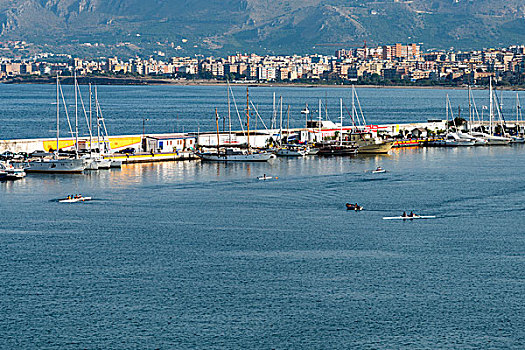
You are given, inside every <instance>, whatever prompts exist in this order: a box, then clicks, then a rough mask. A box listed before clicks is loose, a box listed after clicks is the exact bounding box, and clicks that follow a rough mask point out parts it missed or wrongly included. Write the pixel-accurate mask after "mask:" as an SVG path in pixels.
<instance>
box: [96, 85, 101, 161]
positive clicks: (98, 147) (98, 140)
mask: <svg viewBox="0 0 525 350" xmlns="http://www.w3.org/2000/svg"><path fill="white" fill-rule="evenodd" d="M95 111H96V114H97V149H98V153H99V154H100V153H101V152H100V117H99V114H98V89H97V87H96V86H95Z"/></svg>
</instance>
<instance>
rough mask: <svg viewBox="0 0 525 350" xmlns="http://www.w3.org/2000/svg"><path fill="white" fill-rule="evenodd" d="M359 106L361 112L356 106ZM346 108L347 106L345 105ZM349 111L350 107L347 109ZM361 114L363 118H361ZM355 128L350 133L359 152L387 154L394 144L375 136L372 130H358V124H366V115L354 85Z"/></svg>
mask: <svg viewBox="0 0 525 350" xmlns="http://www.w3.org/2000/svg"><path fill="white" fill-rule="evenodd" d="M356 102H357V107H359V113H358V111H357V107H356ZM345 108H346V106H345ZM347 111H348V109H347ZM359 116H361V118H359ZM350 117H351V118H352V123H353V124H354V127H355V130H353V131H352V132H351V133H350V140H351V141H354V142H355V143H356V144H357V146H358V147H359V154H363V153H364V154H387V153H388V152H390V150H391V149H392V147H393V146H394V141H385V140H382V139H381V138H379V137H373V136H372V133H371V132H363V131H360V130H358V124H361V123H362V124H361V125H362V126H365V125H366V121H365V116H364V115H363V110H362V109H361V102H359V97H358V96H357V91H356V90H355V87H354V86H353V85H352V113H351V114H350Z"/></svg>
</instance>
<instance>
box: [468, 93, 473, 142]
mask: <svg viewBox="0 0 525 350" xmlns="http://www.w3.org/2000/svg"><path fill="white" fill-rule="evenodd" d="M470 99H471V96H470V85H469V86H468V125H469V131H470V132H472V104H471V101H470Z"/></svg>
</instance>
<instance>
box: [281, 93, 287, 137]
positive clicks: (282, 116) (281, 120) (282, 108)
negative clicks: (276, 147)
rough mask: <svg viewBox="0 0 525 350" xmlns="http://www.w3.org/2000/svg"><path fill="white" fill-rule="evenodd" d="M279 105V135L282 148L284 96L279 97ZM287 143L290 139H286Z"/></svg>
mask: <svg viewBox="0 0 525 350" xmlns="http://www.w3.org/2000/svg"><path fill="white" fill-rule="evenodd" d="M279 104H280V107H279V108H280V114H279V135H280V136H281V137H280V141H281V142H279V143H280V144H281V146H282V144H283V97H282V96H279ZM286 143H288V139H286Z"/></svg>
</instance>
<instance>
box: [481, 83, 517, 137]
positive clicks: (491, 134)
mask: <svg viewBox="0 0 525 350" xmlns="http://www.w3.org/2000/svg"><path fill="white" fill-rule="evenodd" d="M489 94H490V106H489V133H488V134H485V133H483V134H482V135H483V137H484V138H485V139H486V140H487V145H488V146H507V145H509V144H510V141H511V140H510V138H508V137H504V136H497V135H494V127H493V125H492V124H493V121H494V119H495V115H494V102H493V100H494V91H493V89H492V79H490V82H489ZM496 110H497V111H498V115H499V116H500V119H501V113H500V110H499V108H498V104H497V103H496ZM502 128H503V125H502Z"/></svg>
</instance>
